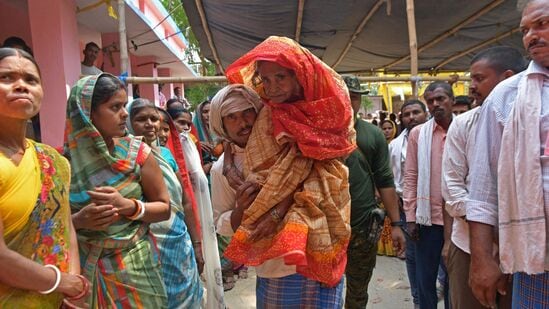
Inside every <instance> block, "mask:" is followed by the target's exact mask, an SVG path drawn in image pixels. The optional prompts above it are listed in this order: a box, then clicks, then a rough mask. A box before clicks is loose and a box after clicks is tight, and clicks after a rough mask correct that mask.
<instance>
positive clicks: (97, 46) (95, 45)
mask: <svg viewBox="0 0 549 309" xmlns="http://www.w3.org/2000/svg"><path fill="white" fill-rule="evenodd" d="M91 47H95V48H97V49H99V45H97V44H95V43H94V42H88V43H87V44H86V46H85V47H84V50H86V49H88V48H91Z"/></svg>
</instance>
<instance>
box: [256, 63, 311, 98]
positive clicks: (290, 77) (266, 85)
mask: <svg viewBox="0 0 549 309" xmlns="http://www.w3.org/2000/svg"><path fill="white" fill-rule="evenodd" d="M257 73H258V76H259V78H260V79H261V83H262V84H263V89H264V90H265V95H266V96H267V97H268V99H269V100H270V101H271V102H274V103H292V102H295V101H298V100H301V99H303V89H302V87H301V85H300V84H299V82H298V81H297V77H296V76H295V73H294V72H293V71H292V70H289V69H286V68H285V67H283V66H280V65H278V64H277V63H274V62H269V61H260V62H259V63H258V66H257Z"/></svg>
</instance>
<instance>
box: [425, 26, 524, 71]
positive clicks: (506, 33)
mask: <svg viewBox="0 0 549 309" xmlns="http://www.w3.org/2000/svg"><path fill="white" fill-rule="evenodd" d="M519 30H520V28H519V27H517V28H515V29H512V30H510V31H506V32H503V33H501V34H499V35H496V36H495V37H493V38H491V39H489V40H486V41H484V42H482V43H480V44H477V45H475V46H473V47H470V48H468V49H466V50H464V51H461V52H459V53H457V54H455V55H453V56H451V57H448V58H446V59H444V60H443V61H441V62H440V63H439V64H437V65H436V66H435V70H438V69H440V68H441V67H443V66H444V65H446V64H448V63H450V62H452V61H454V60H456V59H458V58H461V57H463V56H465V55H467V54H468V53H471V52H474V51H475V50H478V49H481V48H483V47H485V46H488V45H490V44H492V43H495V42H497V41H499V40H501V39H503V38H506V37H508V36H510V35H512V34H513V33H515V32H518V31H519Z"/></svg>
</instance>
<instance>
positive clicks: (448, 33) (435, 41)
mask: <svg viewBox="0 0 549 309" xmlns="http://www.w3.org/2000/svg"><path fill="white" fill-rule="evenodd" d="M503 2H505V0H495V1H492V2H491V3H489V4H488V5H486V6H485V7H483V8H482V9H480V10H479V11H477V12H475V13H474V14H473V15H471V16H469V17H467V18H466V19H465V20H463V21H461V22H460V23H459V24H457V25H455V26H454V27H452V28H451V29H450V30H448V31H445V32H444V33H442V34H440V35H439V36H437V37H436V38H434V39H433V40H431V41H429V42H427V43H425V44H424V45H422V46H421V47H419V49H418V52H419V53H421V52H423V51H425V50H426V49H428V48H431V47H433V46H434V45H436V44H438V43H439V42H440V41H442V40H444V39H446V38H447V37H450V36H452V35H454V34H455V33H456V32H458V31H459V30H460V29H461V28H463V27H465V26H466V25H468V24H470V23H472V22H473V21H475V20H477V19H478V18H479V17H481V16H482V15H484V14H486V13H487V12H489V11H491V10H492V9H493V8H495V7H496V6H498V5H500V4H502V3H503ZM408 59H410V55H406V56H404V57H401V58H399V59H397V60H395V61H393V62H391V63H389V64H387V65H385V66H383V67H381V68H380V69H384V70H386V69H388V68H390V67H392V66H395V65H397V64H399V63H402V62H404V61H406V60H408Z"/></svg>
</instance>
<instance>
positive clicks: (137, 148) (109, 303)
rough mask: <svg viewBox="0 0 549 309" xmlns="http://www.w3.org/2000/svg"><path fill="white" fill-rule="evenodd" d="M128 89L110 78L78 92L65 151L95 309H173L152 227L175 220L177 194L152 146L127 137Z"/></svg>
mask: <svg viewBox="0 0 549 309" xmlns="http://www.w3.org/2000/svg"><path fill="white" fill-rule="evenodd" d="M127 101H128V97H127V94H126V89H125V87H124V85H123V84H122V83H121V82H120V80H118V78H116V77H115V76H112V75H110V74H101V75H94V76H86V77H84V78H82V79H80V80H79V81H78V82H77V83H76V85H75V86H74V87H73V88H72V89H71V94H70V97H69V100H68V105H67V128H66V131H65V134H66V143H65V148H66V149H65V152H66V153H67V155H68V156H69V159H70V163H71V167H72V181H71V187H70V203H71V208H72V212H73V215H72V219H73V223H74V226H75V228H76V231H77V236H78V245H79V250H80V261H81V265H82V269H83V273H84V275H85V276H86V278H88V279H89V280H90V281H91V282H92V287H93V288H92V292H91V297H90V299H89V302H90V307H92V308H122V307H123V308H166V307H167V306H168V303H167V295H166V290H165V286H164V282H163V279H162V274H161V266H160V263H159V257H158V253H157V249H156V246H155V244H154V239H153V238H152V236H151V234H150V232H149V223H154V222H160V221H164V220H167V219H169V218H170V206H169V205H170V204H169V203H170V197H169V194H168V190H167V188H166V185H165V183H164V179H163V177H162V171H161V170H160V168H159V166H158V163H157V161H156V160H155V158H154V155H152V154H151V148H150V147H149V146H148V145H147V144H146V143H145V141H143V140H142V138H141V137H134V136H132V135H126V119H127V118H128V112H127V111H126V109H125V105H126V103H127Z"/></svg>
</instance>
